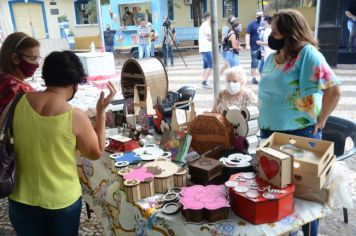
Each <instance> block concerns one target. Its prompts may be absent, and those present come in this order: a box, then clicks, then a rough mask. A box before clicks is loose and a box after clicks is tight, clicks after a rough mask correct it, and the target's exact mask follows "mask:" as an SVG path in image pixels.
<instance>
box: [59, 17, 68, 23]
mask: <svg viewBox="0 0 356 236" xmlns="http://www.w3.org/2000/svg"><path fill="white" fill-rule="evenodd" d="M57 19H58V22H59V23H60V22H67V21H68V17H67V16H66V15H60V16H58V18H57Z"/></svg>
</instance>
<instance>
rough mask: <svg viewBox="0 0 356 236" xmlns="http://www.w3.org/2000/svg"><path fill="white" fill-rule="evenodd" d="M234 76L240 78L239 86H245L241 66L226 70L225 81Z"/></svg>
mask: <svg viewBox="0 0 356 236" xmlns="http://www.w3.org/2000/svg"><path fill="white" fill-rule="evenodd" d="M232 76H236V77H238V78H240V82H241V85H245V84H246V81H247V76H246V71H245V70H244V68H243V67H242V66H234V67H231V68H229V69H227V70H226V75H225V80H227V79H228V78H230V77H232Z"/></svg>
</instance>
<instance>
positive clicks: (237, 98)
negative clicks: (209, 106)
mask: <svg viewBox="0 0 356 236" xmlns="http://www.w3.org/2000/svg"><path fill="white" fill-rule="evenodd" d="M215 102H216V111H217V112H218V113H220V114H223V113H224V111H227V110H228V107H229V106H233V105H235V106H238V107H246V106H249V105H256V104H257V97H256V95H255V94H254V93H253V92H252V91H251V90H248V89H244V90H242V91H241V93H238V94H236V95H231V94H230V93H229V92H228V91H227V90H226V89H225V90H223V91H221V92H220V93H219V94H218V96H217V99H216V101H215Z"/></svg>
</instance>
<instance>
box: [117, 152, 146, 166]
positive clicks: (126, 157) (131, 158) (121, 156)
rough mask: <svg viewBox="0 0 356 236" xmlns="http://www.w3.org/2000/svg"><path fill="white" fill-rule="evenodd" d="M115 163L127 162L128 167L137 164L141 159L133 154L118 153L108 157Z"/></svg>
mask: <svg viewBox="0 0 356 236" xmlns="http://www.w3.org/2000/svg"><path fill="white" fill-rule="evenodd" d="M110 157H111V158H114V160H115V161H127V162H128V163H129V164H130V165H132V164H138V163H140V162H141V161H142V159H141V158H140V157H139V156H137V154H136V153H135V152H120V153H114V154H111V155H110Z"/></svg>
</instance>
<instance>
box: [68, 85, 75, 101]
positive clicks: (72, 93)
mask: <svg viewBox="0 0 356 236" xmlns="http://www.w3.org/2000/svg"><path fill="white" fill-rule="evenodd" d="M75 87H76V86H75V85H73V93H72V96H71V97H70V98H69V99H68V100H67V102H69V101H70V100H72V99H73V98H74V95H75V93H76V92H77V90H76V88H75Z"/></svg>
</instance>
